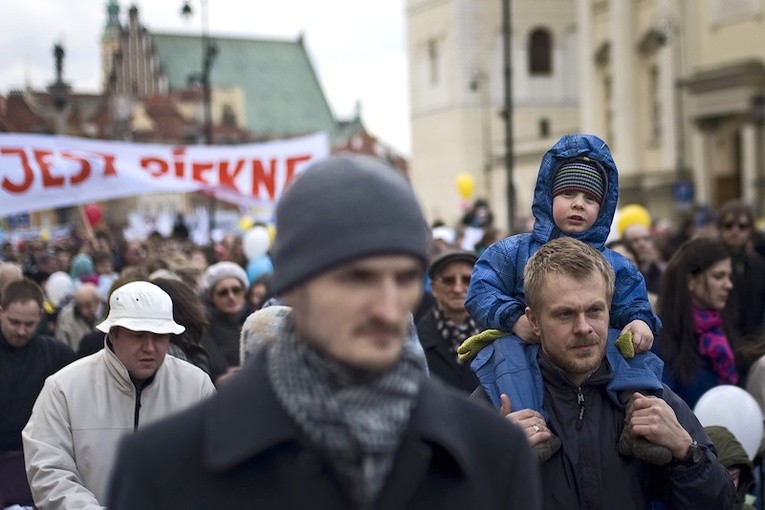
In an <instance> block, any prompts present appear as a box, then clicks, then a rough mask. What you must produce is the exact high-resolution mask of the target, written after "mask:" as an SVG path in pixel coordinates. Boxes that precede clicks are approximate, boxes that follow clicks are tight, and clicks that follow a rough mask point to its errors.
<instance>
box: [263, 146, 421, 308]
mask: <svg viewBox="0 0 765 510" xmlns="http://www.w3.org/2000/svg"><path fill="white" fill-rule="evenodd" d="M427 247H428V242H427V229H426V223H425V218H424V217H423V214H422V211H421V209H420V206H419V204H418V203H417V199H416V198H415V196H414V192H413V191H412V188H411V186H410V185H409V183H408V182H407V181H406V179H404V178H403V177H402V176H401V175H400V174H399V173H398V172H397V171H396V170H395V169H394V168H393V167H391V166H388V165H387V164H385V163H383V162H382V161H380V160H377V159H373V158H371V157H368V156H359V155H343V156H333V157H330V158H327V159H325V160H322V161H319V162H318V163H315V164H313V165H311V166H310V167H309V168H307V169H306V170H305V171H304V172H303V173H302V174H301V175H300V176H299V177H298V178H296V179H295V181H294V182H293V183H292V184H291V185H290V186H289V188H287V190H286V191H285V192H284V194H283V195H282V198H281V200H279V203H278V204H277V206H276V239H275V241H274V246H273V250H272V254H273V264H274V272H273V275H272V279H271V285H272V287H273V292H274V293H275V294H279V293H281V292H283V291H285V290H288V289H290V288H291V287H294V286H295V285H297V284H299V283H301V282H303V281H305V280H307V279H309V278H312V277H313V276H316V275H317V274H319V273H321V272H322V271H325V270H327V269H330V268H332V267H334V266H337V265H339V264H342V263H345V262H349V261H351V260H354V259H358V258H361V257H368V256H372V255H383V254H407V255H412V256H414V257H417V258H418V259H420V260H421V261H422V264H423V267H424V266H425V265H426V264H427V254H428V250H427Z"/></svg>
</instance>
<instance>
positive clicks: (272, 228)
mask: <svg viewBox="0 0 765 510" xmlns="http://www.w3.org/2000/svg"><path fill="white" fill-rule="evenodd" d="M266 230H268V242H269V243H271V246H273V245H274V239H276V225H273V224H272V225H267V226H266Z"/></svg>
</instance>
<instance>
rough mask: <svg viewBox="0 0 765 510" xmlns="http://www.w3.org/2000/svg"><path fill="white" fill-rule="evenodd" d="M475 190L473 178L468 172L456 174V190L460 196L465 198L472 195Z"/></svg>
mask: <svg viewBox="0 0 765 510" xmlns="http://www.w3.org/2000/svg"><path fill="white" fill-rule="evenodd" d="M474 190H475V179H473V176H472V175H470V174H468V173H463V174H459V175H458V176H457V192H458V193H459V194H460V197H462V198H463V199H465V200H467V199H468V198H470V197H472V196H473V191H474Z"/></svg>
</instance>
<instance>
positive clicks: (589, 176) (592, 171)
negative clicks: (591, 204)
mask: <svg viewBox="0 0 765 510" xmlns="http://www.w3.org/2000/svg"><path fill="white" fill-rule="evenodd" d="M564 191H582V192H584V193H589V194H590V195H592V196H594V197H595V199H596V200H597V201H598V203H599V204H602V203H603V196H604V195H605V193H606V177H605V175H604V173H603V171H602V170H601V168H600V165H598V164H597V163H595V162H594V161H592V160H591V159H589V158H580V159H573V160H570V161H566V162H565V163H563V164H562V165H561V166H560V168H558V171H557V172H556V173H555V178H554V179H553V186H552V196H553V197H556V196H558V195H560V194H561V193H563V192H564Z"/></svg>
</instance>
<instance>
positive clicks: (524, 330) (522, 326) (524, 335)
mask: <svg viewBox="0 0 765 510" xmlns="http://www.w3.org/2000/svg"><path fill="white" fill-rule="evenodd" d="M513 334H514V335H516V336H518V337H520V339H521V340H523V341H524V342H526V343H527V344H538V343H539V337H538V336H537V335H535V334H534V330H533V329H531V323H530V322H529V320H528V319H527V318H526V316H525V315H521V316H520V318H519V319H518V320H517V321H515V324H513Z"/></svg>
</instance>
